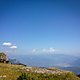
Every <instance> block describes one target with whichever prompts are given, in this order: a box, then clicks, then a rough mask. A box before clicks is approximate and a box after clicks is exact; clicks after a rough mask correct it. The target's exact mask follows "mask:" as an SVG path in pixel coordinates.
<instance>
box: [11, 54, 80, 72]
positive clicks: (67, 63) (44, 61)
mask: <svg viewBox="0 0 80 80" xmlns="http://www.w3.org/2000/svg"><path fill="white" fill-rule="evenodd" d="M13 56H14V57H15V58H16V59H18V61H20V62H21V63H24V64H26V65H29V66H38V67H58V68H62V69H66V70H71V71H73V72H75V73H79V72H80V58H78V57H75V56H71V55H64V54H44V55H42V54H40V55H11V56H10V57H13Z"/></svg>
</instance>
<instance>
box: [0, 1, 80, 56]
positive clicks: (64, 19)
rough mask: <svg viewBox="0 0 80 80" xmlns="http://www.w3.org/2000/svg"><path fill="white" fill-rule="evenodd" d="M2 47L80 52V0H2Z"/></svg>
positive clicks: (0, 2)
mask: <svg viewBox="0 0 80 80" xmlns="http://www.w3.org/2000/svg"><path fill="white" fill-rule="evenodd" d="M0 50H1V51H7V52H10V53H11V52H12V53H16V54H17V53H18V54H22V52H23V53H24V54H31V53H32V54H35V53H45V54H46V53H54V52H55V53H64V54H65V53H67V54H72V55H73V54H75V55H76V54H78V55H80V1H79V0H0ZM14 51H15V52H14Z"/></svg>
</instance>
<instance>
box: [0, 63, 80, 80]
mask: <svg viewBox="0 0 80 80" xmlns="http://www.w3.org/2000/svg"><path fill="white" fill-rule="evenodd" d="M22 73H26V75H28V76H29V77H30V78H29V79H28V80H80V79H79V78H78V77H76V75H75V74H74V73H72V72H70V71H63V70H59V69H57V68H38V67H29V66H23V65H12V64H6V63H0V80H17V78H18V77H19V76H20V75H21V74H22Z"/></svg>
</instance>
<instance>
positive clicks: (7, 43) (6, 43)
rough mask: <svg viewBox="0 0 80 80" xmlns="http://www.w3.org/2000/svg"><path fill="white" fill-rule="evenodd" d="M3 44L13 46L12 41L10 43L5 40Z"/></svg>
mask: <svg viewBox="0 0 80 80" xmlns="http://www.w3.org/2000/svg"><path fill="white" fill-rule="evenodd" d="M2 45H4V46H11V45H12V43H10V42H4V43H3V44H2Z"/></svg>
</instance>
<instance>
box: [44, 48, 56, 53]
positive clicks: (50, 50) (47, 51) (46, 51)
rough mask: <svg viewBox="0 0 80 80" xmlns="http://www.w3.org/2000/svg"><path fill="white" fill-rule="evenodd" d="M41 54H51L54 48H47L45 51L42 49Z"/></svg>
mask: <svg viewBox="0 0 80 80" xmlns="http://www.w3.org/2000/svg"><path fill="white" fill-rule="evenodd" d="M42 52H45V53H52V52H55V49H54V48H47V49H43V50H42Z"/></svg>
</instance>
